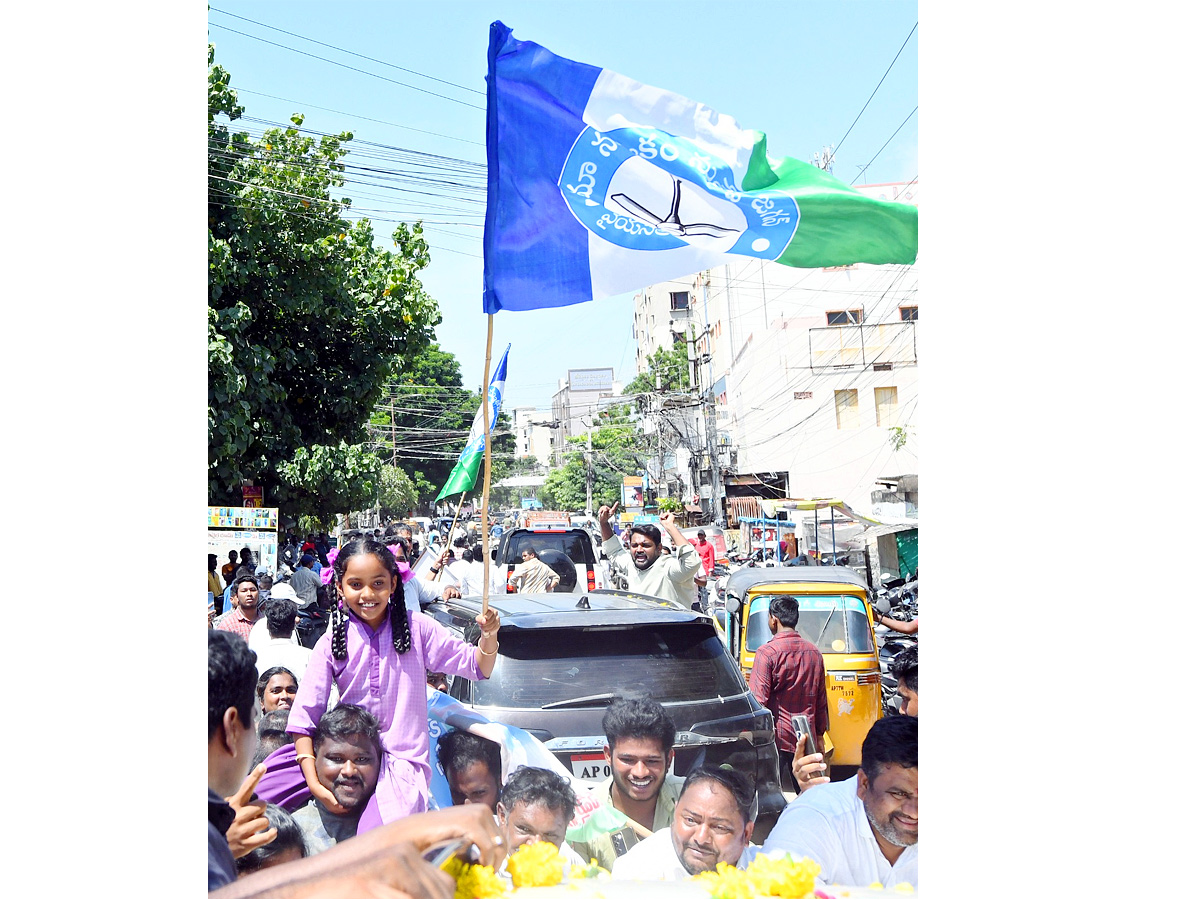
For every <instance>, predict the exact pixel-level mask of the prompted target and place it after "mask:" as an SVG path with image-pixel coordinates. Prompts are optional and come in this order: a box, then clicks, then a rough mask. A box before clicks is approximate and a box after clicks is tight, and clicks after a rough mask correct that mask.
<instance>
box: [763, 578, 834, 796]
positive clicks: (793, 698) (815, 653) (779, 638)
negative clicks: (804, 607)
mask: <svg viewBox="0 0 1200 900" xmlns="http://www.w3.org/2000/svg"><path fill="white" fill-rule="evenodd" d="M798 621H800V609H799V606H798V605H797V603H796V598H795V597H775V598H774V599H772V600H771V605H770V607H769V611H768V614H767V627H769V628H770V629H771V635H772V637H771V639H770V640H769V641H767V642H766V643H765V644H763V645H762V646H761V647H759V648H758V650H757V651H756V652H755V654H754V666H753V668H751V670H750V679H749V681H750V692H751V693H752V694H754V698H755V699H756V700H758V702H759V703H761V704H762V705H763V706H765V707H766V708H767V709H769V710H770V711H771V715H773V716H774V717H775V746H776V747H777V748H778V749H779V784H780V786H781V787H782V788H784V790H793V791H798V790H799V787H798V786H797V784H796V781H795V779H794V778H793V777H792V758H793V756H794V754H795V752H796V731H795V729H794V728H793V727H792V716H800V715H803V716H808V724H809V727H810V728H811V729H812V733H813V739H814V740H815V741H816V744H817V746H816V747H815V748H812V747H806V748H805V749H804V752H805V753H806V754H808V753H813V752H818V753H822V752H824V750H825V747H824V741H823V740H822V736H823V735H824V734H825V732H826V730H828V728H829V702H828V700H827V698H826V694H825V661H824V660H823V659H822V658H821V651H820V650H818V649H817V648H816V645H814V644H813V643H812V642H811V641H808V640H806V639H805V638H804V637H803V636H802V635H800V633H799V632H797V631H796V623H797V622H798Z"/></svg>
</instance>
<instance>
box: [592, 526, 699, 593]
mask: <svg viewBox="0 0 1200 900" xmlns="http://www.w3.org/2000/svg"><path fill="white" fill-rule="evenodd" d="M616 508H617V504H615V503H614V504H613V505H612V506H602V507H600V513H599V518H600V537H601V538H602V539H603V540H604V545H603V548H604V553H605V555H606V556H607V557H608V559H609V561H610V563H611V564H614V565H616V566H617V567H618V568H620V569H623V570H624V571H625V574H626V576H627V579H628V581H629V590H631V591H634V592H636V593H639V594H648V595H649V596H651V597H659V598H661V599H663V600H673V601H674V602H675V603H678V604H679V605H680V606H682V607H683V608H684V609H691V608H692V599H693V597H695V586H696V583H695V577H696V575H697V574H698V573H699V572H700V570H701V568H702V566H701V563H700V554H698V553H697V552H696V548H695V547H693V546H692V545H691V543H690V542H689V541H688V539H687V538H685V537H684V536H683V532H681V531H680V530H679V529H678V528H676V527H675V514H674V513H667V514H666V515H665V516H663V517H662V518H661V519H660V520H659V521H660V522H662V526H663V530H664V531H666V533H667V534H669V535H670V536H671V540H672V541H674V542H675V553H674V555H669V554H666V553H663V548H662V534H661V533H660V532H659V530H658V528H657V526H655V525H633V526H631V527H630V529H629V549H628V550H626V549H625V547H624V546H623V545H622V544H621V541H620V539H619V538H617V537H616V536H615V535H614V534H613V530H612V525H611V524H610V523H609V521H608V520H609V517H610V516H612V514H613V513H614V512H616Z"/></svg>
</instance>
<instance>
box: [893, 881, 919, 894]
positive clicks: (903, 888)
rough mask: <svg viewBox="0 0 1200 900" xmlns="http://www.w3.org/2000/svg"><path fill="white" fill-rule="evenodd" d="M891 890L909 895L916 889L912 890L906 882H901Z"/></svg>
mask: <svg viewBox="0 0 1200 900" xmlns="http://www.w3.org/2000/svg"><path fill="white" fill-rule="evenodd" d="M893 890H897V891H904V893H906V894H911V893H912V892H913V891H915V890H916V888H914V887H913V886H912V885H911V884H909V883H908V882H907V881H902V882H900V883H899V884H898V885H896V887H895V888H893Z"/></svg>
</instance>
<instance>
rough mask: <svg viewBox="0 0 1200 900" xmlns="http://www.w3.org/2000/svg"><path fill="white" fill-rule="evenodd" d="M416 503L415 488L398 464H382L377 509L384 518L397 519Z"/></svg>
mask: <svg viewBox="0 0 1200 900" xmlns="http://www.w3.org/2000/svg"><path fill="white" fill-rule="evenodd" d="M416 505H417V488H416V486H415V485H414V484H413V483H412V479H411V478H409V477H408V474H407V473H406V472H405V471H404V470H403V469H401V468H400V467H399V466H389V465H386V464H385V465H384V466H383V470H382V472H381V473H380V478H379V510H380V513H381V514H382V515H383V517H384V518H388V519H398V518H400V517H401V516H405V515H407V514H408V512H409V511H410V510H411V509H413V507H415V506H416Z"/></svg>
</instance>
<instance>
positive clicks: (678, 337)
mask: <svg viewBox="0 0 1200 900" xmlns="http://www.w3.org/2000/svg"><path fill="white" fill-rule="evenodd" d="M671 337H672V338H673V340H672V342H671V346H675V345H676V344H682V343H684V342H685V341H686V340H687V338H686V337H685V336H684V335H682V334H680V333H679V332H678V331H672V332H671Z"/></svg>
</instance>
